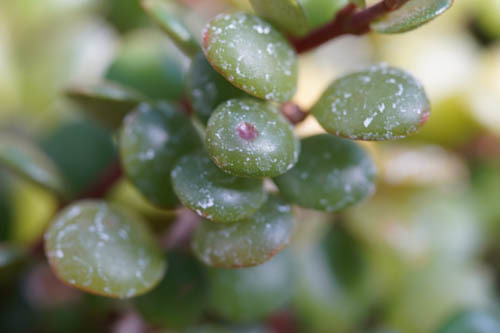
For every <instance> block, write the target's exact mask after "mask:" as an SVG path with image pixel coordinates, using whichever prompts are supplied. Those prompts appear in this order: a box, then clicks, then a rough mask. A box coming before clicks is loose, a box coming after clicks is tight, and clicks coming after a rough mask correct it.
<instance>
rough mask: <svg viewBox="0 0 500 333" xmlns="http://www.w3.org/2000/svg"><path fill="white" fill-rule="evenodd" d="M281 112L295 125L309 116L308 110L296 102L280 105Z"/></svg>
mask: <svg viewBox="0 0 500 333" xmlns="http://www.w3.org/2000/svg"><path fill="white" fill-rule="evenodd" d="M280 111H281V114H282V115H283V116H285V118H286V119H288V121H289V122H290V123H292V124H293V125H296V124H298V123H300V122H302V121H303V120H304V119H306V117H307V116H308V112H306V111H304V110H302V109H301V108H300V106H298V105H297V104H295V103H294V102H285V103H283V104H281V107H280Z"/></svg>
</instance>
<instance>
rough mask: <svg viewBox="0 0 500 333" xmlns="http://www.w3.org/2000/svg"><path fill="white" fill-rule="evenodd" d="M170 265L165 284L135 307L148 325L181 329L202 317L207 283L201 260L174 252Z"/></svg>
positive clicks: (141, 299) (138, 301) (140, 300)
mask: <svg viewBox="0 0 500 333" xmlns="http://www.w3.org/2000/svg"><path fill="white" fill-rule="evenodd" d="M168 263H169V269H168V272H167V274H166V275H165V277H164V278H163V280H162V282H160V284H159V285H158V286H157V287H156V288H155V289H154V290H153V291H151V292H150V293H148V294H146V295H144V296H140V297H137V298H136V299H134V304H135V305H136V306H137V309H138V310H139V312H140V313H141V314H142V315H143V316H144V318H145V319H146V320H147V321H148V322H149V323H151V324H155V325H160V326H163V327H169V328H182V327H186V326H187V325H190V324H194V323H196V321H198V319H199V318H200V317H201V315H202V313H203V310H204V308H205V303H206V301H207V296H208V293H207V290H208V288H207V282H206V280H205V276H204V272H203V269H202V267H201V266H200V265H201V264H200V263H199V261H197V260H196V259H195V258H193V257H192V256H190V255H188V254H185V253H182V252H180V251H175V252H171V253H170V254H169V255H168Z"/></svg>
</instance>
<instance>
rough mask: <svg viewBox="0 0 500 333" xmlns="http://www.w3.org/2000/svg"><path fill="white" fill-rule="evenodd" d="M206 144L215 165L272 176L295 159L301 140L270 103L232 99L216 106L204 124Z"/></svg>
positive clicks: (240, 172)
mask: <svg viewBox="0 0 500 333" xmlns="http://www.w3.org/2000/svg"><path fill="white" fill-rule="evenodd" d="M206 146H207V149H208V152H209V154H210V157H211V158H212V159H213V161H214V162H215V164H217V166H218V167H219V168H221V169H222V170H224V171H225V172H228V173H231V174H233V175H236V176H241V177H272V176H277V175H280V174H282V173H284V172H286V171H287V170H289V169H290V168H291V167H293V165H294V164H295V163H296V162H297V159H298V157H299V151H300V142H299V141H298V139H297V138H296V136H295V134H294V133H293V128H292V126H291V125H290V123H289V122H288V121H287V120H286V119H285V118H284V117H283V116H282V115H281V114H280V113H279V111H278V110H277V109H276V108H275V107H274V106H273V105H271V104H268V103H266V102H263V101H259V100H256V99H250V98H240V99H231V100H229V101H227V102H225V103H223V104H221V105H219V106H218V107H217V109H216V110H215V111H214V113H213V114H212V116H211V117H210V119H209V121H208V125H207V134H206Z"/></svg>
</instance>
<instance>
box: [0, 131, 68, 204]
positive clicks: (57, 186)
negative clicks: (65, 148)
mask: <svg viewBox="0 0 500 333" xmlns="http://www.w3.org/2000/svg"><path fill="white" fill-rule="evenodd" d="M0 165H3V166H5V167H6V168H8V169H9V170H11V171H13V172H15V173H17V174H18V175H20V176H21V177H24V178H25V179H27V180H29V181H32V182H34V183H35V184H38V185H40V186H42V187H44V188H46V189H48V190H50V191H52V192H54V193H56V194H58V195H60V196H65V195H66V188H65V184H64V181H63V177H62V175H61V174H60V171H59V170H58V168H57V166H56V165H55V164H54V162H53V161H52V160H51V159H50V158H49V157H48V156H47V155H46V154H45V153H44V152H43V151H41V150H40V149H39V148H38V147H37V146H36V145H35V144H34V143H32V142H30V141H28V140H27V139H25V138H23V137H20V136H16V135H9V134H0Z"/></svg>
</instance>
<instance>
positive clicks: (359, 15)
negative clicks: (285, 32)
mask: <svg viewBox="0 0 500 333" xmlns="http://www.w3.org/2000/svg"><path fill="white" fill-rule="evenodd" d="M408 1H409V0H383V1H381V2H379V3H377V4H375V5H373V6H371V7H368V8H365V9H362V10H357V6H356V5H354V4H348V5H347V6H345V7H344V8H343V9H342V10H340V11H339V12H338V13H337V15H336V16H335V18H334V19H333V21H331V22H330V23H328V24H326V25H325V26H323V27H320V28H319V29H317V30H314V31H312V32H311V33H309V34H308V35H306V36H304V37H301V38H298V39H294V38H292V39H291V40H290V41H291V43H292V45H293V46H294V47H295V50H296V51H297V53H304V52H307V51H309V50H312V49H314V48H316V47H318V46H320V45H322V44H324V43H326V42H327V41H329V40H331V39H334V38H336V37H339V36H342V35H363V34H365V33H367V32H369V31H370V23H371V22H373V21H374V20H375V19H377V18H379V17H381V16H382V15H384V14H387V13H389V12H391V11H393V10H396V9H398V8H400V7H401V6H402V5H404V4H405V3H406V2H408Z"/></svg>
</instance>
